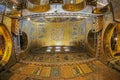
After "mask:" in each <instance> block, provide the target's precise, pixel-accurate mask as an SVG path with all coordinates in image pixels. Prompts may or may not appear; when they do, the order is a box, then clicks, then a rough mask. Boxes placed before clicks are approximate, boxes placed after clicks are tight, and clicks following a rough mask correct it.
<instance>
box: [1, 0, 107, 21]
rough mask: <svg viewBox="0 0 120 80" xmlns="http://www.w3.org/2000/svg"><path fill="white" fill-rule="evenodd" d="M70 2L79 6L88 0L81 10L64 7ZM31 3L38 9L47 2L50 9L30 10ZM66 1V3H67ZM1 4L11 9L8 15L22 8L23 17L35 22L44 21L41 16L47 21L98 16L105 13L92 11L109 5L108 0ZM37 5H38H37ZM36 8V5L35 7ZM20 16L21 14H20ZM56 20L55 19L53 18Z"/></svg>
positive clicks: (4, 0)
mask: <svg viewBox="0 0 120 80" xmlns="http://www.w3.org/2000/svg"><path fill="white" fill-rule="evenodd" d="M65 1H67V2H70V5H71V4H72V3H73V2H74V1H75V3H76V5H78V6H79V3H77V2H81V1H85V2H86V6H85V7H84V8H83V9H81V10H79V11H67V10H65V9H63V5H64V2H65ZM29 2H30V3H31V5H29V7H33V6H35V8H36V9H37V10H38V9H39V7H38V6H40V8H44V7H41V6H43V5H44V4H45V3H47V5H50V9H49V10H48V11H46V12H39V11H38V12H34V11H31V10H29V7H28V6H27V5H28V3H29ZM67 2H65V3H67ZM0 4H2V5H6V6H7V7H8V8H9V9H10V10H8V11H6V13H7V15H8V16H9V13H11V12H13V10H14V9H18V10H19V11H21V10H22V19H26V18H27V17H30V18H31V20H33V21H35V22H42V21H44V20H43V19H42V18H41V17H43V18H46V19H47V21H50V20H51V19H50V18H55V21H56V20H58V21H59V20H60V19H58V18H56V17H59V18H60V17H63V18H64V19H62V20H63V21H64V20H66V19H65V18H70V17H72V18H73V17H75V18H82V19H83V18H88V17H92V16H98V15H103V14H93V13H92V11H93V9H95V8H103V7H104V6H106V5H108V0H2V1H0ZM36 6H37V7H36ZM33 9H34V7H33ZM19 16H20V15H19ZM52 21H54V20H52Z"/></svg>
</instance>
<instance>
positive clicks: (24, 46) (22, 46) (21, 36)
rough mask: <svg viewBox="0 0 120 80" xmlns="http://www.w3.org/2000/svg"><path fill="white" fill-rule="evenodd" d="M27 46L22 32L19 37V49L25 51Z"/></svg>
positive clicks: (25, 37) (25, 35)
mask: <svg viewBox="0 0 120 80" xmlns="http://www.w3.org/2000/svg"><path fill="white" fill-rule="evenodd" d="M27 46H28V37H27V34H26V33H25V32H22V35H20V48H21V50H22V51H24V50H25V49H27Z"/></svg>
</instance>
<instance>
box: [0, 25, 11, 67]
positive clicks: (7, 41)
mask: <svg viewBox="0 0 120 80" xmlns="http://www.w3.org/2000/svg"><path fill="white" fill-rule="evenodd" d="M0 33H1V35H2V36H3V38H4V41H5V50H4V53H3V56H2V58H1V60H0V64H1V65H5V64H6V63H7V62H8V61H9V59H10V57H11V54H12V40H11V36H10V33H9V31H8V29H7V28H6V26H5V25H3V24H0Z"/></svg>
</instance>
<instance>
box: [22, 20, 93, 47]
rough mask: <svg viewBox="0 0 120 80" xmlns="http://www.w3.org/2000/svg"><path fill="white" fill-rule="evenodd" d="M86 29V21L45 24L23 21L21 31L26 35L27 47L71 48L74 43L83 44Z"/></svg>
mask: <svg viewBox="0 0 120 80" xmlns="http://www.w3.org/2000/svg"><path fill="white" fill-rule="evenodd" d="M90 26H91V25H90ZM28 27H29V28H28ZM86 28H87V25H86V20H80V21H70V22H68V21H67V22H47V23H36V22H32V21H29V22H28V21H24V22H23V26H22V31H24V32H26V33H27V35H28V40H29V44H30V45H29V46H31V45H32V46H33V45H34V46H35V47H41V46H56V45H58V46H73V45H74V44H75V42H82V43H84V42H85V40H86V39H85V38H86V35H87V34H86V33H88V32H86V31H89V30H86ZM89 29H91V27H89Z"/></svg>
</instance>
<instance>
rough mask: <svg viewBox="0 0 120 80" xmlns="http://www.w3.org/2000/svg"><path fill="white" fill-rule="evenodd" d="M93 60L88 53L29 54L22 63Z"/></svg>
mask: <svg viewBox="0 0 120 80" xmlns="http://www.w3.org/2000/svg"><path fill="white" fill-rule="evenodd" d="M90 58H93V57H91V56H90V55H89V54H88V53H85V52H82V53H36V54H29V55H27V56H26V57H24V58H22V59H21V60H22V61H31V62H46V63H58V62H74V61H81V60H87V59H90Z"/></svg>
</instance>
